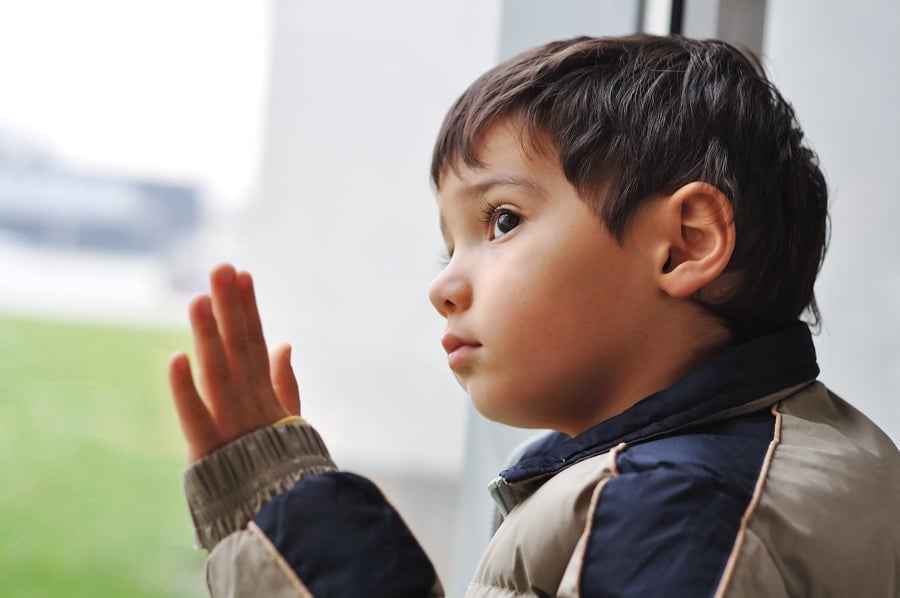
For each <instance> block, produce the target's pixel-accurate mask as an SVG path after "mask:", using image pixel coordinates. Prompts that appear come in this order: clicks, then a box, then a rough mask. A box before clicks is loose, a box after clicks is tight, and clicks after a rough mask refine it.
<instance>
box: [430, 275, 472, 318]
mask: <svg viewBox="0 0 900 598" xmlns="http://www.w3.org/2000/svg"><path fill="white" fill-rule="evenodd" d="M428 298H429V299H431V304H432V305H434V308H435V309H436V310H437V311H438V313H439V314H441V315H442V316H444V317H445V318H446V317H448V316H449V315H450V314H452V313H455V312H458V311H464V310H466V309H468V308H469V306H471V305H472V285H471V284H469V282H468V281H467V280H465V279H464V278H463V277H462V276H459V275H458V274H457V273H454V272H453V270H452V269H451V267H450V266H448V267H446V268H444V270H443V271H442V272H441V273H440V274H438V275H437V277H435V279H434V280H432V281H431V285H430V286H429V287H428Z"/></svg>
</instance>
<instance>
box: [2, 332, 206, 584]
mask: <svg viewBox="0 0 900 598" xmlns="http://www.w3.org/2000/svg"><path fill="white" fill-rule="evenodd" d="M189 346H190V339H189V337H188V335H187V333H186V332H184V331H167V330H150V329H142V328H131V327H115V326H99V325H88V324H72V323H62V322H43V321H31V320H25V319H16V318H10V317H2V316H0V596H16V597H20V598H25V597H37V596H129V597H131V596H136V597H154V596H166V597H172V596H175V597H177V596H202V595H205V592H204V586H203V572H202V563H203V553H202V552H199V551H195V550H194V549H193V548H192V543H193V532H192V528H191V525H190V516H189V515H188V512H187V508H186V506H185V504H184V499H183V497H182V493H181V473H182V471H183V468H184V454H185V450H184V441H183V440H182V438H181V433H180V430H179V428H178V423H177V419H176V417H175V414H174V410H173V408H172V406H171V399H170V398H169V395H168V390H167V386H166V380H165V365H166V362H167V360H168V356H169V355H170V354H171V352H172V351H173V350H174V349H176V348H185V349H186V348H189Z"/></svg>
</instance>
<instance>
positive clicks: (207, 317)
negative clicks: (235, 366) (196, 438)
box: [188, 295, 237, 419]
mask: <svg viewBox="0 0 900 598" xmlns="http://www.w3.org/2000/svg"><path fill="white" fill-rule="evenodd" d="M188 313H189V315H190V319H191V328H192V330H193V332H194V351H195V352H196V354H197V361H198V367H199V371H200V386H201V388H202V390H203V395H204V396H205V397H206V400H207V403H208V405H209V408H210V411H211V412H212V415H213V418H215V419H220V417H221V416H222V415H227V413H228V409H227V406H228V405H229V404H230V403H231V402H233V400H234V397H235V396H236V394H237V393H236V392H235V389H234V388H233V382H232V372H231V367H230V365H229V363H228V358H227V357H226V354H225V347H224V346H223V345H222V338H221V337H220V336H219V328H218V326H217V324H216V318H215V316H214V315H213V307H212V302H211V301H210V298H209V297H208V296H206V295H200V296H199V297H196V298H194V300H193V301H191V304H190V306H189V307H188Z"/></svg>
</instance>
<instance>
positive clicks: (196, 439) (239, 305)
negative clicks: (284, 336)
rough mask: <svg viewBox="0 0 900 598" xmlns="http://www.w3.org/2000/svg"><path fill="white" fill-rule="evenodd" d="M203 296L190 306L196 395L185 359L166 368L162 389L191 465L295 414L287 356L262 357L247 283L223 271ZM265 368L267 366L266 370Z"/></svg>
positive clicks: (277, 351) (281, 350)
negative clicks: (172, 404) (167, 387)
mask: <svg viewBox="0 0 900 598" xmlns="http://www.w3.org/2000/svg"><path fill="white" fill-rule="evenodd" d="M210 287H211V289H212V292H211V294H210V295H211V296H210V295H200V296H198V297H196V298H195V299H194V300H193V301H191V304H190V308H189V311H190V319H191V328H192V329H193V333H194V349H195V351H196V354H197V362H198V363H197V368H198V373H199V382H200V392H198V391H197V387H196V386H195V384H194V379H193V376H192V375H191V366H190V363H189V362H188V358H187V355H185V354H184V353H182V352H179V353H176V354H175V355H173V356H172V358H171V360H170V361H169V385H170V387H171V389H172V396H173V398H174V399H175V407H176V410H177V411H178V418H179V420H180V421H181V428H182V431H183V432H184V436H185V438H186V439H187V443H188V461H189V462H191V463H193V462H195V461H197V460H198V459H200V458H202V457H204V456H205V455H208V454H209V453H211V452H212V451H213V450H215V449H217V448H219V447H220V446H223V445H225V444H227V443H229V442H231V441H232V440H235V439H236V438H238V437H239V436H242V435H244V434H247V433H248V432H252V431H253V430H256V429H258V428H262V427H265V426H268V425H271V424H273V423H275V422H276V421H278V420H280V419H282V418H284V417H287V416H289V415H299V414H300V393H299V391H298V389H297V380H296V379H295V377H294V372H293V369H292V368H291V348H290V346H289V345H281V346H279V347H275V348H274V349H273V350H272V353H271V355H269V354H268V353H267V349H266V341H265V339H264V338H263V332H262V324H261V322H260V319H259V311H258V310H257V307H256V297H255V295H254V292H253V280H252V279H251V278H250V274H248V273H247V272H235V270H234V268H233V267H232V266H231V265H229V264H223V265H220V266H217V267H216V268H214V269H213V271H212V273H211V274H210ZM270 363H271V365H270Z"/></svg>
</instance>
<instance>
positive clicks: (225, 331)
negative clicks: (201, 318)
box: [209, 264, 258, 396]
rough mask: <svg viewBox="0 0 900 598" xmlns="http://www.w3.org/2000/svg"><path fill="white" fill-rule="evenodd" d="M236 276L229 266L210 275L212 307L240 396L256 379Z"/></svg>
mask: <svg viewBox="0 0 900 598" xmlns="http://www.w3.org/2000/svg"><path fill="white" fill-rule="evenodd" d="M236 283H237V273H236V272H235V271H234V267H233V266H231V265H230V264H221V265H219V266H216V267H215V268H214V269H213V271H212V273H210V276H209V285H210V289H211V291H212V293H211V297H212V307H213V313H214V314H215V320H216V323H217V325H218V330H219V333H220V335H221V340H222V346H223V348H224V351H225V356H226V358H227V361H228V365H229V366H230V367H231V371H232V373H233V374H234V383H235V384H236V385H237V386H238V390H239V391H240V392H239V394H240V395H241V396H243V395H246V394H247V393H248V392H249V391H251V388H252V386H253V385H254V382H256V380H255V378H256V377H258V376H257V374H256V372H255V367H254V366H255V364H254V363H253V357H254V356H253V355H252V354H251V352H250V342H249V339H248V336H247V323H246V321H245V318H244V308H243V306H242V304H241V299H240V297H239V293H238V287H237V284H236Z"/></svg>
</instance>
